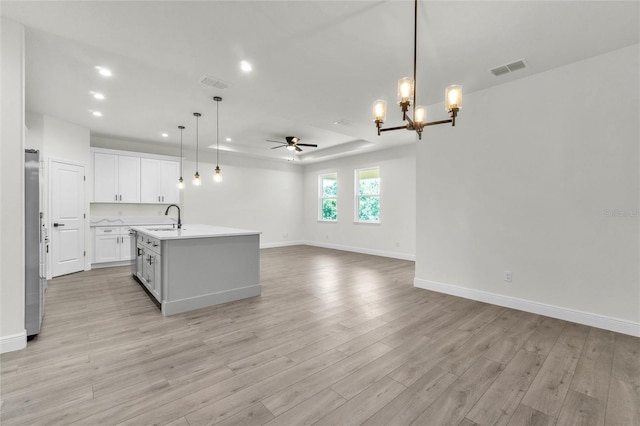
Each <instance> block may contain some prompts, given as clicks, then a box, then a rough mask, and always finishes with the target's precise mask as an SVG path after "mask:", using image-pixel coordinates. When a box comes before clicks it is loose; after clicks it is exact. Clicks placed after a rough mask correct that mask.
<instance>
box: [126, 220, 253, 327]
mask: <svg viewBox="0 0 640 426" xmlns="http://www.w3.org/2000/svg"><path fill="white" fill-rule="evenodd" d="M131 229H132V230H133V231H134V232H135V233H136V235H135V251H134V253H135V254H136V260H135V261H134V263H133V265H132V273H133V275H134V276H135V277H136V278H137V280H138V281H139V282H140V283H141V284H142V285H143V286H144V287H145V288H146V289H147V290H148V291H149V293H150V294H151V295H152V296H153V297H154V298H155V299H156V300H157V301H158V303H159V304H160V309H161V311H162V314H163V315H165V316H168V315H174V314H178V313H181V312H187V311H191V310H194V309H199V308H204V307H207V306H212V305H217V304H220V303H225V302H230V301H233V300H239V299H244V298H247V297H254V296H259V295H260V294H261V287H260V232H258V231H249V230H244V229H236V228H226V227H221V226H210V225H190V224H187V225H183V227H182V229H175V228H171V227H149V226H140V227H132V228H131Z"/></svg>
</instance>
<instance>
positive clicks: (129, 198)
mask: <svg viewBox="0 0 640 426" xmlns="http://www.w3.org/2000/svg"><path fill="white" fill-rule="evenodd" d="M93 201H94V202H96V203H139V202H140V158H139V157H130V156H125V155H117V154H105V153H101V152H94V153H93Z"/></svg>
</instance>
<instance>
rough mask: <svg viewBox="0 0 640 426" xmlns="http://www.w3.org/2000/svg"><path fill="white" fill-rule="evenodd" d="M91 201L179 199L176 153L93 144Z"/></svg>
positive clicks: (168, 201) (164, 201)
mask: <svg viewBox="0 0 640 426" xmlns="http://www.w3.org/2000/svg"><path fill="white" fill-rule="evenodd" d="M92 152H93V202H95V203H155V204H177V203H179V202H180V190H179V189H178V186H177V185H178V178H179V177H180V176H179V173H180V162H179V160H178V159H177V158H176V157H168V156H163V155H154V154H143V153H137V152H129V151H116V150H109V149H103V148H93V149H92Z"/></svg>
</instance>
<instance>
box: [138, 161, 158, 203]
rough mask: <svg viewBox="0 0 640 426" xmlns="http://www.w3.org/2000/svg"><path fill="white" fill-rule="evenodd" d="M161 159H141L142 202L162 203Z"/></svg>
mask: <svg viewBox="0 0 640 426" xmlns="http://www.w3.org/2000/svg"><path fill="white" fill-rule="evenodd" d="M160 195H161V191H160V161H159V160H153V159H151V158H141V159H140V202H142V203H160V202H161V199H160Z"/></svg>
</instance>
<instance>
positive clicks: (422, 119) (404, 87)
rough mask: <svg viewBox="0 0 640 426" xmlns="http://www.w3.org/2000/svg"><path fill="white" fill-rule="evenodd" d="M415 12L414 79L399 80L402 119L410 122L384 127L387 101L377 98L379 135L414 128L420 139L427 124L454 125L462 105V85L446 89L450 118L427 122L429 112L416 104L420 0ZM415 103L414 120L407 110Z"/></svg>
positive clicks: (399, 103) (375, 104) (374, 111)
mask: <svg viewBox="0 0 640 426" xmlns="http://www.w3.org/2000/svg"><path fill="white" fill-rule="evenodd" d="M413 4H414V12H413V80H412V79H410V78H409V77H405V78H401V79H400V80H399V81H398V105H400V108H401V109H402V121H406V122H407V123H408V124H405V125H402V126H396V127H388V128H386V129H384V128H382V124H383V123H384V120H385V119H386V116H387V102H386V101H384V100H377V101H375V103H374V104H373V121H374V122H375V123H376V127H377V129H378V136H380V132H387V131H389V130H400V129H406V130H413V131H415V132H416V133H417V134H418V139H422V130H423V129H424V128H425V127H426V126H433V125H436V124H445V123H451V125H452V126H455V125H456V117H457V116H458V112H459V111H460V108H461V107H462V87H461V86H458V85H453V86H449V87H447V90H446V91H445V109H446V110H447V112H448V113H449V117H450V118H449V119H448V120H438V121H431V122H427V121H426V118H427V112H426V109H425V108H424V107H423V106H417V105H416V62H417V57H418V0H414V3H413ZM412 104H413V120H412V119H411V117H409V115H408V114H407V112H408V111H409V106H411V105H412Z"/></svg>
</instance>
